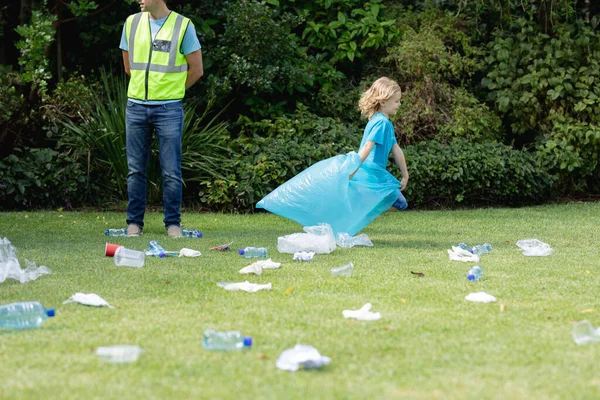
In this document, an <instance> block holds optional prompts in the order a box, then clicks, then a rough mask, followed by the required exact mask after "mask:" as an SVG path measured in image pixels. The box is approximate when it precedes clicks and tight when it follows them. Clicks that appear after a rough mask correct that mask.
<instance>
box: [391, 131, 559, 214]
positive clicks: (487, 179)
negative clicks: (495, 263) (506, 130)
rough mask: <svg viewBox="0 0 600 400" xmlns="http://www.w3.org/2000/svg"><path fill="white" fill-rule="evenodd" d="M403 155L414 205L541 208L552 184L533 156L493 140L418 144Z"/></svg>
mask: <svg viewBox="0 0 600 400" xmlns="http://www.w3.org/2000/svg"><path fill="white" fill-rule="evenodd" d="M405 154H406V158H407V163H408V170H409V173H410V180H409V182H408V185H407V189H406V193H405V195H406V197H407V199H408V201H409V204H410V205H411V206H412V207H418V206H421V205H424V206H452V205H455V204H456V203H458V204H463V205H465V206H477V205H510V206H521V205H528V204H539V203H542V202H544V201H546V200H548V199H549V197H550V189H551V187H552V184H553V180H554V178H553V177H552V176H551V175H549V174H548V173H547V172H546V171H544V170H543V169H541V168H539V167H538V164H537V162H536V156H535V154H532V153H528V152H525V151H521V150H515V149H512V148H511V147H509V146H505V145H503V144H500V143H495V142H487V143H471V142H469V141H467V140H456V141H454V142H453V143H452V144H451V145H448V146H447V145H443V144H441V143H439V142H436V141H429V142H421V143H418V144H416V145H414V146H409V147H407V148H406V149H405ZM394 172H395V173H399V172H398V170H397V169H396V170H395V171H394Z"/></svg>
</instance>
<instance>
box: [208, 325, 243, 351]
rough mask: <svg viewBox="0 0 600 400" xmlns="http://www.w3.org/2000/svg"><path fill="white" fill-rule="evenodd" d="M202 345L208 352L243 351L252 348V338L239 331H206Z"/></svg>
mask: <svg viewBox="0 0 600 400" xmlns="http://www.w3.org/2000/svg"><path fill="white" fill-rule="evenodd" d="M202 345H203V346H204V348H205V349H207V350H241V349H244V348H250V347H252V337H250V336H244V335H242V333H241V332H239V331H225V332H219V331H214V330H212V329H209V330H206V331H204V341H203V342H202Z"/></svg>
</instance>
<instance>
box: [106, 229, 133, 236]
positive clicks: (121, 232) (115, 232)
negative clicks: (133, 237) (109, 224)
mask: <svg viewBox="0 0 600 400" xmlns="http://www.w3.org/2000/svg"><path fill="white" fill-rule="evenodd" d="M104 234H105V235H106V236H127V228H119V229H107V230H106V231H104Z"/></svg>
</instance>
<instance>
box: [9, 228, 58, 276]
mask: <svg viewBox="0 0 600 400" xmlns="http://www.w3.org/2000/svg"><path fill="white" fill-rule="evenodd" d="M16 253H17V252H16V249H15V247H14V246H13V245H12V243H11V242H10V240H8V238H4V239H0V283H2V282H4V281H5V280H7V279H9V278H10V279H14V280H17V281H19V282H21V283H27V282H29V281H33V280H36V279H37V278H39V277H40V276H41V275H48V274H50V273H51V272H52V271H50V268H48V267H45V266H43V265H41V266H39V267H38V266H37V265H36V263H34V262H33V261H29V260H25V265H26V266H27V267H26V268H25V269H24V270H22V269H21V265H20V264H19V260H18V259H17V256H16Z"/></svg>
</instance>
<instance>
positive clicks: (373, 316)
mask: <svg viewBox="0 0 600 400" xmlns="http://www.w3.org/2000/svg"><path fill="white" fill-rule="evenodd" d="M342 315H343V316H344V318H353V319H357V320H359V321H377V320H378V319H381V313H378V312H376V313H374V312H371V303H367V304H365V305H364V306H362V307H361V308H360V309H358V310H344V311H342Z"/></svg>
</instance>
